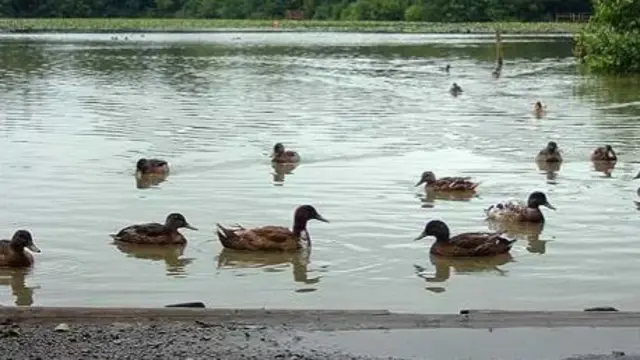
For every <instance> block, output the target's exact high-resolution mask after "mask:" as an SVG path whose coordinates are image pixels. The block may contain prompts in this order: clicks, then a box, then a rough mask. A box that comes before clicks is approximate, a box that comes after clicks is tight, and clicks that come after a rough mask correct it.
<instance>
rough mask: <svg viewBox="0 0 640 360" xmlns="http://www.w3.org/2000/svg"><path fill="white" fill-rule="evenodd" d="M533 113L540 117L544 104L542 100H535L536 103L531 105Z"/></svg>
mask: <svg viewBox="0 0 640 360" xmlns="http://www.w3.org/2000/svg"><path fill="white" fill-rule="evenodd" d="M533 113H534V114H535V115H536V116H537V117H541V116H542V115H544V106H542V102H540V101H536V104H535V105H533Z"/></svg>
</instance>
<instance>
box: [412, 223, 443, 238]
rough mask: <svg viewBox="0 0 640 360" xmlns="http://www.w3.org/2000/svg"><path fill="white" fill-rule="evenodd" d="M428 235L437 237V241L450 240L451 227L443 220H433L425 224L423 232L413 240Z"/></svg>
mask: <svg viewBox="0 0 640 360" xmlns="http://www.w3.org/2000/svg"><path fill="white" fill-rule="evenodd" d="M427 236H433V237H435V238H436V241H444V242H446V241H449V236H450V234H449V227H448V226H447V224H445V223H444V222H443V221H440V220H431V221H429V222H428V223H427V225H425V227H424V230H422V234H420V235H419V236H418V237H417V238H415V239H414V240H413V241H418V240H421V239H424V238H425V237H427Z"/></svg>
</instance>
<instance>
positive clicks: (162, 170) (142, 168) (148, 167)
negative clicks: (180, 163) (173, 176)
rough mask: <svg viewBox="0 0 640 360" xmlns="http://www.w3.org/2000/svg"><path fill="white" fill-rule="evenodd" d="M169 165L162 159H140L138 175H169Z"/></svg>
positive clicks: (137, 164)
mask: <svg viewBox="0 0 640 360" xmlns="http://www.w3.org/2000/svg"><path fill="white" fill-rule="evenodd" d="M168 173H169V164H168V163H167V162H166V161H164V160H160V159H145V158H142V159H139V160H138V162H137V163H136V174H137V175H152V174H153V175H167V174H168Z"/></svg>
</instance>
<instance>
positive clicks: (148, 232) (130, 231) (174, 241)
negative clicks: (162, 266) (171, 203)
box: [111, 213, 198, 245]
mask: <svg viewBox="0 0 640 360" xmlns="http://www.w3.org/2000/svg"><path fill="white" fill-rule="evenodd" d="M179 228H187V229H191V230H198V229H197V228H196V227H193V226H191V225H189V223H188V222H187V219H185V217H184V216H183V215H182V214H179V213H172V214H169V215H168V216H167V219H166V220H165V222H164V224H159V223H147V224H137V225H131V226H127V227H126V228H124V229H122V230H120V231H119V232H118V233H117V234H111V237H112V238H113V239H114V240H115V241H121V242H125V243H131V244H148V245H178V244H186V243H187V239H185V237H184V236H182V234H180V232H178V229H179Z"/></svg>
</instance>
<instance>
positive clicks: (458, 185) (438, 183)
mask: <svg viewBox="0 0 640 360" xmlns="http://www.w3.org/2000/svg"><path fill="white" fill-rule="evenodd" d="M470 179H471V177H468V176H467V177H460V176H455V177H443V178H440V179H436V175H435V174H434V173H433V172H431V171H425V172H423V173H422V177H420V181H418V183H417V184H416V185H415V186H419V185H421V184H425V185H424V186H425V189H426V190H434V191H443V192H444V191H469V192H475V189H476V187H477V186H478V185H479V184H478V183H475V182H472V181H471V180H470Z"/></svg>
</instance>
